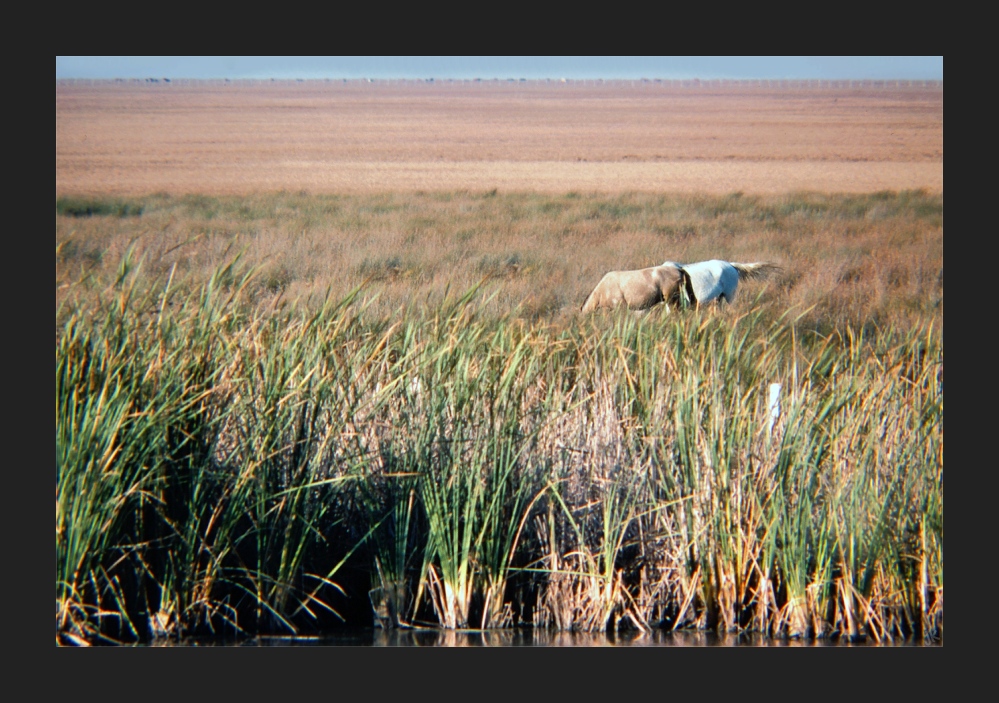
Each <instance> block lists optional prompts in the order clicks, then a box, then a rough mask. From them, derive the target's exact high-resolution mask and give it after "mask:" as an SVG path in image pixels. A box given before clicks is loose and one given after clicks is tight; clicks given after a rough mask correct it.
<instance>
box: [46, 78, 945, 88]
mask: <svg viewBox="0 0 999 703" xmlns="http://www.w3.org/2000/svg"><path fill="white" fill-rule="evenodd" d="M394 81H397V82H405V83H594V84H596V83H667V84H670V85H676V84H680V85H683V84H691V85H716V86H722V85H730V84H736V83H748V84H754V85H764V84H766V85H768V86H780V85H796V86H809V85H814V86H817V87H851V86H860V87H863V86H871V85H879V84H880V85H890V84H894V85H895V86H896V87H935V86H941V85H943V79H942V78H697V77H694V78H646V77H643V78H568V77H561V76H559V77H552V78H454V77H438V76H433V77H427V78H410V77H403V76H399V77H394V78H388V77H373V78H368V77H361V78H357V77H323V78H298V77H282V78H277V77H266V78H252V77H245V76H244V77H239V78H229V77H225V76H217V77H210V78H206V77H201V78H194V77H185V76H176V77H174V76H158V77H154V76H148V77H138V76H127V77H126V76H120V77H115V78H90V77H67V76H63V77H57V78H56V83H77V82H81V83H82V82H88V83H173V82H188V83H245V82H254V83H333V82H336V83H387V82H394ZM844 83H845V84H848V85H847V86H839V85H838V84H844Z"/></svg>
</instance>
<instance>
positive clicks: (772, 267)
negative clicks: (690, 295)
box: [662, 259, 780, 305]
mask: <svg viewBox="0 0 999 703" xmlns="http://www.w3.org/2000/svg"><path fill="white" fill-rule="evenodd" d="M662 265H663V266H675V267H677V268H678V269H681V270H683V271H686V272H687V275H688V276H690V283H691V287H692V288H693V292H694V299H695V301H696V302H697V304H698V305H706V304H707V303H710V302H712V301H715V300H718V301H721V300H724V301H726V302H729V303H731V302H732V301H734V300H735V291H736V290H737V289H738V288H739V279H740V278H766V277H767V276H769V275H770V274H771V273H774V272H775V271H780V266H778V265H777V264H771V263H766V262H763V261H757V262H756V263H752V264H737V263H734V262H731V261H720V260H718V259H712V260H711V261H698V262H697V263H696V264H678V263H676V262H675V261H664V262H663V263H662Z"/></svg>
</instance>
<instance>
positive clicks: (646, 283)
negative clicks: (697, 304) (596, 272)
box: [582, 265, 693, 312]
mask: <svg viewBox="0 0 999 703" xmlns="http://www.w3.org/2000/svg"><path fill="white" fill-rule="evenodd" d="M692 294H693V290H692V289H691V286H690V276H688V275H687V272H686V271H685V270H684V269H683V268H681V267H679V266H675V265H670V266H666V265H664V266H653V267H651V268H645V269H639V270H637V271H609V272H607V273H605V274H604V277H603V278H601V279H600V283H598V284H597V287H596V288H594V289H593V292H592V293H590V294H589V296H587V298H586V302H584V303H583V308H582V310H583V312H590V311H591V310H597V309H599V308H614V307H617V306H618V305H626V306H627V307H628V309H629V310H648V309H649V308H651V307H653V306H655V305H658V304H659V303H665V304H666V311H667V312H669V306H670V305H680V304H681V303H682V302H683V301H684V300H690V298H691V296H692ZM691 302H693V301H691Z"/></svg>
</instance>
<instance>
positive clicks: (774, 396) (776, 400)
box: [767, 383, 780, 434]
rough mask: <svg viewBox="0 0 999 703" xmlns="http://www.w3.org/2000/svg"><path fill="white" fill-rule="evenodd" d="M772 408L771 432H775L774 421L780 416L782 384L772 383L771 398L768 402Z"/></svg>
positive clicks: (768, 405)
mask: <svg viewBox="0 0 999 703" xmlns="http://www.w3.org/2000/svg"><path fill="white" fill-rule="evenodd" d="M767 407H769V408H770V434H773V432H774V423H775V422H777V419H778V418H779V417H780V384H779V383H771V384H770V400H769V401H768V403H767Z"/></svg>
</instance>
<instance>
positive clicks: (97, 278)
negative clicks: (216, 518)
mask: <svg viewBox="0 0 999 703" xmlns="http://www.w3.org/2000/svg"><path fill="white" fill-rule="evenodd" d="M66 202H68V201H66V200H65V199H64V200H60V201H58V202H57V207H56V247H57V255H56V296H57V302H58V301H61V300H62V299H63V298H64V297H65V296H66V295H69V294H71V293H72V294H73V295H83V294H84V292H85V291H92V290H93V287H94V286H96V287H101V286H106V285H107V284H108V283H109V282H110V281H111V280H112V279H113V277H114V276H115V275H116V272H117V269H118V266H119V263H120V261H121V259H122V257H123V256H124V254H125V252H126V251H127V250H128V248H129V246H130V245H131V246H132V249H133V253H134V254H135V255H136V256H140V257H142V258H143V259H144V261H145V267H146V271H147V273H152V274H162V275H164V276H165V275H167V273H168V272H169V270H170V269H171V268H172V267H173V266H176V267H177V274H178V276H177V278H178V280H183V281H191V282H192V283H191V284H192V285H194V282H195V281H205V280H207V279H208V278H209V277H210V276H211V275H212V273H213V272H214V271H215V270H216V269H217V268H219V267H220V266H222V265H224V264H225V263H226V262H227V261H228V259H227V256H228V254H229V253H232V252H236V251H242V252H243V258H244V261H245V262H246V263H247V264H248V265H250V266H253V267H255V268H257V269H259V273H260V275H259V276H257V277H256V278H255V280H254V281H253V284H252V286H253V287H252V290H251V291H250V292H252V293H253V296H254V297H255V298H256V299H257V300H258V301H260V302H261V303H263V302H266V301H269V300H275V299H280V300H282V301H289V300H295V301H299V304H300V305H308V306H311V307H312V308H313V309H315V308H317V307H318V306H320V305H322V304H323V301H324V300H326V299H327V293H329V296H331V297H333V298H342V297H344V296H346V295H347V293H348V292H349V291H351V290H353V289H354V288H355V287H357V286H359V285H361V284H362V283H365V282H366V283H367V284H368V285H367V286H366V288H365V295H366V296H371V297H372V298H374V299H373V300H372V306H373V307H372V312H374V313H377V314H380V315H383V316H385V315H387V314H389V313H390V312H391V311H395V310H399V309H401V308H405V307H406V306H407V305H408V304H409V303H410V302H412V301H414V300H420V301H424V302H426V303H433V304H437V303H440V302H441V301H442V300H443V298H444V297H445V294H446V293H445V292H446V291H447V290H448V289H449V288H450V290H461V291H465V290H468V289H469V288H471V287H472V286H473V285H475V284H476V283H479V282H480V281H482V280H483V279H486V280H487V281H488V286H489V289H490V290H492V291H495V293H496V295H495V297H494V298H493V299H492V301H491V302H490V304H489V306H488V307H487V311H488V312H490V313H492V314H493V315H502V314H504V313H507V312H510V311H513V310H516V313H515V314H516V316H518V317H520V318H522V319H525V320H527V321H549V322H563V323H568V322H569V321H571V320H572V319H574V317H575V314H576V312H577V311H578V309H579V306H580V305H581V304H582V301H583V300H584V299H585V298H586V296H587V294H589V292H590V290H592V288H593V286H595V285H596V283H597V282H598V281H599V280H600V277H601V276H602V275H603V274H604V273H605V272H606V271H608V270H614V269H634V268H642V267H644V266H651V265H656V264H659V263H661V262H662V261H665V260H673V261H688V262H689V261H698V260H703V259H710V258H722V259H728V260H730V261H760V260H763V261H772V262H775V263H778V264H780V265H781V266H782V268H783V271H782V273H781V275H780V276H778V277H776V278H774V279H772V280H771V281H769V282H766V283H759V282H753V283H748V284H744V285H743V286H742V287H741V289H740V293H739V296H740V299H741V300H740V307H742V309H745V308H746V307H754V305H753V303H754V302H755V303H756V305H755V306H756V307H765V308H768V309H770V310H772V311H774V317H777V316H779V315H780V314H781V313H782V312H784V311H785V310H788V309H795V310H798V311H799V312H800V311H806V310H807V311H808V312H807V313H806V314H805V315H804V316H803V317H802V319H801V320H800V321H799V323H798V324H799V325H800V326H802V327H804V326H809V327H810V328H812V329H815V330H817V331H820V332H822V333H823V334H826V333H829V332H832V331H833V330H835V329H837V328H840V327H842V326H843V325H845V324H847V323H849V324H851V325H852V326H854V327H859V326H862V325H864V324H876V325H878V326H880V327H887V326H895V327H907V326H910V325H912V324H915V323H916V322H918V321H920V320H926V319H934V320H936V322H937V326H938V328H939V327H940V326H941V325H942V318H943V312H942V311H943V244H942V242H943V196H942V195H934V194H929V193H926V192H923V191H902V192H899V193H894V192H882V193H872V194H868V195H824V194H816V193H792V194H788V195H785V196H750V195H744V194H740V193H733V194H731V195H729V196H723V197H709V196H670V195H651V194H642V193H630V194H629V193H626V194H622V195H619V196H606V195H595V194H592V195H589V194H578V193H575V194H573V193H570V194H566V195H564V196H548V195H539V194H531V193H499V194H493V193H475V192H465V191H458V192H454V193H423V194H411V195H408V194H401V193H400V194H384V195H370V196H361V195H357V196H334V195H303V194H293V193H279V194H271V195H259V196H254V197H247V198H235V197H232V198H222V197H219V198H216V197H208V196H183V197H171V196H168V195H152V196H148V197H146V198H137V199H134V200H129V201H119V200H101V199H94V200H82V199H76V200H73V201H72V202H73V203H75V205H73V207H74V208H76V209H81V208H82V209H84V210H86V209H88V208H89V209H90V210H91V211H93V213H95V214H94V215H92V216H90V217H85V218H78V217H73V216H71V215H69V214H67V209H66V208H67V206H66V204H65V203H66ZM123 207H124V208H125V209H127V210H128V211H129V212H133V213H141V215H139V216H134V217H121V216H119V215H118V214H117V213H118V211H120V210H121V208H123ZM83 281H90V282H92V284H91V286H89V287H88V286H84V287H82V288H81V287H80V286H76V285H75V284H76V283H79V282H83ZM185 285H187V283H185ZM375 296H377V297H376V298H375ZM757 297H758V298H759V299H758V300H755V299H756V298H757Z"/></svg>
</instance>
